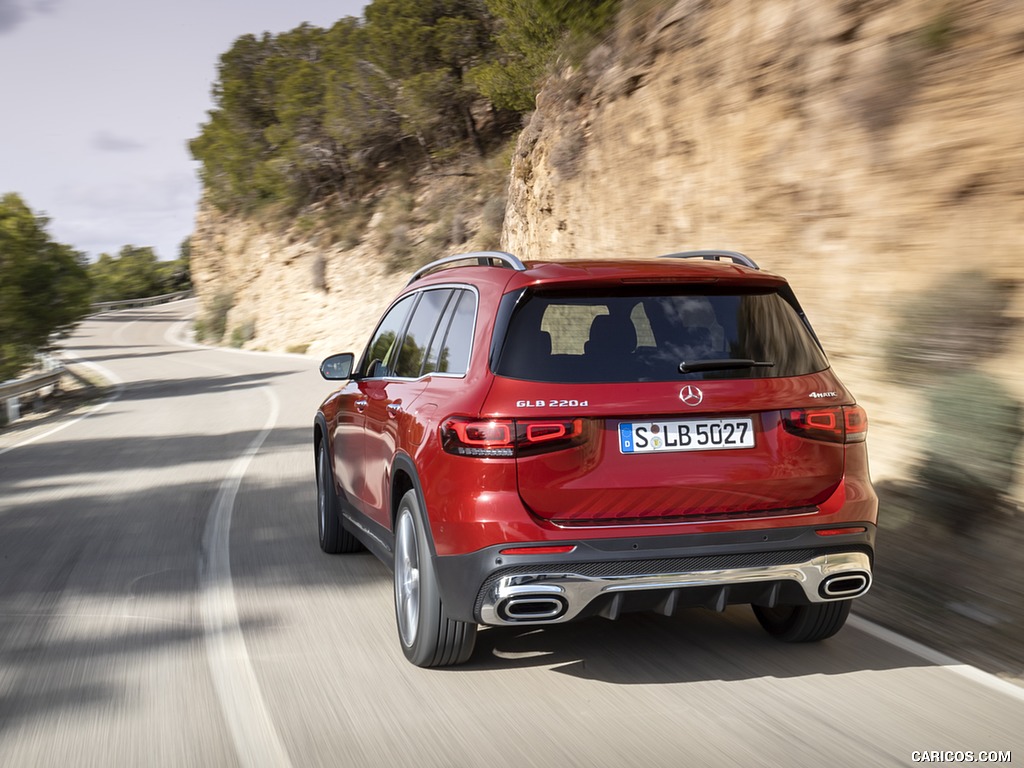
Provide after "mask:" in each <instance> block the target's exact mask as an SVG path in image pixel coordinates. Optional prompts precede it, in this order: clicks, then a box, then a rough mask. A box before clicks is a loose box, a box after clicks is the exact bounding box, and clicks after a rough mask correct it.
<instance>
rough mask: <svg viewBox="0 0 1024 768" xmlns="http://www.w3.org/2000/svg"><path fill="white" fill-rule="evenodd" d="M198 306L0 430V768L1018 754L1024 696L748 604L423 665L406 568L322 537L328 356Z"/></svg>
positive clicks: (97, 337)
mask: <svg viewBox="0 0 1024 768" xmlns="http://www.w3.org/2000/svg"><path fill="white" fill-rule="evenodd" d="M192 311H194V304H193V303H192V302H181V303H176V304H171V305H166V306H163V307H156V308H151V309H146V310H131V311H124V312H119V313H110V314H106V315H102V316H99V317H95V318H92V319H90V320H88V321H87V322H85V323H84V324H83V325H82V326H81V327H80V328H79V330H78V331H77V333H76V334H75V335H74V336H73V338H71V339H69V340H68V341H67V343H66V348H67V349H68V350H69V351H70V352H71V353H73V354H75V355H77V356H79V357H80V358H81V359H83V360H87V361H91V363H92V364H94V365H97V366H100V367H101V368H102V370H103V371H104V373H105V375H106V376H107V377H108V378H109V379H111V380H112V381H114V382H115V383H117V384H118V389H117V391H116V393H115V394H114V396H113V399H112V400H110V401H108V402H106V403H105V404H103V405H101V406H99V407H94V408H93V409H92V410H91V411H89V412H88V414H87V415H86V416H85V417H84V418H80V417H69V418H66V419H64V420H63V421H61V422H59V423H53V422H50V423H47V424H45V425H40V426H37V427H34V428H32V429H28V430H19V431H18V432H17V434H14V435H12V434H10V433H7V434H6V435H5V434H2V433H0V765H3V766H79V765H90V766H150V765H153V766H185V765H195V766H234V765H239V766H263V765H266V766H314V765H325V766H326V765H341V766H445V767H451V766H455V767H458V766H552V767H554V766H588V767H589V766H666V767H669V766H671V767H672V768H678V767H679V766H751V765H777V766H787V767H796V766H808V767H809V768H810V767H811V766H813V767H814V768H820V766H822V765H828V766H867V765H872V766H874V765H878V766H887V765H910V764H912V756H913V753H914V752H915V751H921V750H926V751H931V750H953V751H956V750H960V751H969V750H971V751H974V752H976V753H978V752H981V751H991V750H994V751H1002V752H1007V751H1009V752H1011V753H1013V756H1014V757H1015V758H1016V761H1017V762H1021V761H1024V734H1022V731H1024V729H1022V727H1021V726H1022V725H1024V689H1021V688H1016V687H1014V686H1012V685H1011V684H1009V683H1004V682H1001V681H998V680H996V679H995V678H992V677H989V676H987V675H984V674H982V673H978V672H976V671H975V670H973V669H972V668H970V667H962V666H957V665H953V664H950V663H943V662H944V660H943V659H942V658H940V657H938V656H937V655H936V654H931V653H929V652H927V651H921V650H920V649H918V650H917V652H915V651H914V649H912V648H910V647H909V646H908V645H907V644H906V643H904V642H902V641H901V640H900V639H899V638H898V637H896V638H895V643H894V642H891V641H890V640H891V638H890V639H887V638H886V637H885V633H883V632H879V631H878V630H877V629H876V628H873V627H872V626H871V625H868V624H867V623H866V622H861V621H856V622H854V623H853V624H852V625H851V626H848V627H847V629H846V630H844V631H843V632H842V633H840V634H839V635H838V636H837V637H835V638H833V639H832V640H830V641H826V642H824V643H821V644H817V645H813V646H807V647H803V646H787V645H783V644H779V643H776V642H775V641H773V640H771V639H770V638H768V637H767V636H766V635H765V634H764V633H763V632H761V630H760V629H759V627H758V626H757V624H756V622H755V620H754V619H753V616H752V614H751V613H750V611H749V609H744V608H739V607H736V608H731V609H729V610H728V611H727V612H726V613H725V614H714V613H711V612H707V611H701V610H694V611H691V612H688V613H686V614H685V615H683V616H682V617H676V618H675V619H666V618H664V617H656V616H645V615H640V616H633V617H626V618H624V619H622V620H620V621H617V622H609V621H605V620H603V619H594V620H591V621H587V622H584V623H580V624H575V625H567V626H563V627H558V628H548V629H541V630H531V629H524V630H505V629H501V630H498V629H486V630H482V631H481V633H480V636H479V641H478V643H477V650H476V652H475V654H474V656H473V659H472V660H471V662H470V664H468V665H467V666H464V667H459V668H456V669H449V670H436V671H427V670H421V669H417V668H415V667H413V666H411V665H410V664H408V663H407V662H406V661H405V658H404V657H403V656H402V653H401V650H400V648H399V647H398V642H397V639H396V633H395V628H394V617H393V612H392V611H393V609H392V595H391V581H390V574H389V571H388V570H387V568H385V567H384V566H383V565H382V564H380V563H379V562H378V561H376V560H375V559H373V557H372V556H370V555H368V554H365V553H363V554H358V555H350V556H344V555H342V556H334V557H331V556H327V555H324V554H322V553H321V552H320V551H319V549H318V547H317V543H316V529H315V516H314V502H315V497H314V496H315V493H314V483H313V455H312V449H311V447H310V425H311V423H312V416H313V412H314V409H315V408H316V406H317V404H318V403H319V402H320V400H321V399H322V398H323V396H324V395H325V394H326V393H327V392H328V391H329V389H330V387H329V385H328V384H327V383H326V382H323V381H322V380H321V379H320V377H319V375H318V374H317V372H316V364H315V361H313V360H311V359H308V358H300V357H296V356H272V355H260V354H252V353H239V352H231V351H226V350H215V349H207V348H200V347H196V346H193V345H189V344H188V343H187V342H185V341H183V340H182V339H183V336H184V333H185V329H186V328H187V318H188V317H189V316H190V313H191V312H192Z"/></svg>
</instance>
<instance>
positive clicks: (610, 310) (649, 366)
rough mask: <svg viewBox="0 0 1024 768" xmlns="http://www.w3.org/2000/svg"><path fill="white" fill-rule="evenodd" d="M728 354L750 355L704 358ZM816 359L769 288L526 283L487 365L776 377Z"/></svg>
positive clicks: (557, 372)
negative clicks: (624, 289)
mask: <svg viewBox="0 0 1024 768" xmlns="http://www.w3.org/2000/svg"><path fill="white" fill-rule="evenodd" d="M730 360H733V361H748V360H750V361H755V362H757V363H760V365H756V366H754V365H752V366H749V367H730V364H729V363H725V364H723V366H722V367H721V368H715V367H711V363H710V362H708V361H730ZM701 361H705V366H699V367H705V368H707V369H706V370H698V371H695V372H690V373H680V371H679V366H680V364H681V363H690V364H692V363H700V362H701ZM768 363H771V365H768ZM732 365H733V366H734V365H735V364H732ZM826 368H828V361H827V359H826V358H825V355H824V353H823V352H822V351H821V348H820V347H819V346H818V344H817V342H816V341H815V339H814V337H813V335H812V334H811V332H810V329H809V328H808V327H807V325H806V324H805V323H804V321H803V320H802V319H801V317H800V315H799V314H798V313H797V310H796V309H795V308H794V306H793V305H791V304H790V303H789V302H788V301H787V300H786V299H785V298H784V297H783V296H781V295H779V294H778V293H774V292H769V293H765V292H760V293H738V292H732V293H727V294H716V293H699V294H697V293H693V292H689V293H685V294H684V293H678V294H676V293H671V294H666V293H657V294H647V295H637V294H632V293H631V294H628V295H626V294H615V295H605V296H593V295H587V296H580V295H572V294H565V293H560V294H556V293H542V292H532V293H527V294H526V295H524V296H523V298H522V299H521V300H520V302H519V304H518V306H517V307H516V310H515V312H514V313H513V315H512V317H511V320H510V322H509V329H508V333H507V335H506V338H505V344H504V346H503V348H502V352H501V355H500V358H499V360H498V364H497V369H496V373H498V374H499V375H501V376H508V377H510V378H515V379H527V380H531V381H547V382H636V381H680V380H683V381H686V380H695V379H696V380H701V379H737V378H778V377H781V376H799V375H803V374H808V373H815V372H817V371H822V370H825V369H826Z"/></svg>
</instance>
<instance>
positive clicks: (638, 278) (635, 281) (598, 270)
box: [408, 258, 786, 293]
mask: <svg viewBox="0 0 1024 768" xmlns="http://www.w3.org/2000/svg"><path fill="white" fill-rule="evenodd" d="M438 263H440V262H438ZM516 264H517V265H518V267H521V268H510V267H509V266H507V265H502V266H496V265H494V264H493V263H485V264H469V265H462V266H459V265H458V264H457V263H456V264H452V265H448V264H444V265H443V266H442V267H441V268H439V269H437V270H436V271H432V272H429V273H427V274H423V275H422V276H420V274H419V273H418V274H417V276H416V277H414V279H413V281H410V284H409V286H408V287H409V289H412V288H413V287H417V288H418V287H426V286H427V285H437V284H445V283H448V284H450V283H453V282H458V283H469V284H472V285H480V286H482V285H485V284H490V285H495V284H496V283H497V284H500V285H502V288H503V290H502V292H503V293H504V292H508V291H512V290H516V289H519V288H526V287H538V286H550V287H559V288H565V289H571V288H573V287H575V286H579V287H582V286H584V285H586V286H597V285H603V286H608V287H612V286H621V285H623V284H626V285H637V286H640V285H644V284H648V285H656V284H679V283H695V284H701V283H717V284H721V285H743V286H749V287H759V288H765V289H770V288H777V287H780V286H783V285H786V280H785V278H783V277H780V276H778V275H775V274H772V273H770V272H765V271H762V270H759V269H756V268H751V267H747V266H743V265H740V264H733V263H728V262H724V261H705V260H700V259H671V258H655V259H564V260H558V261H532V260H531V261H526V262H519V261H518V260H516Z"/></svg>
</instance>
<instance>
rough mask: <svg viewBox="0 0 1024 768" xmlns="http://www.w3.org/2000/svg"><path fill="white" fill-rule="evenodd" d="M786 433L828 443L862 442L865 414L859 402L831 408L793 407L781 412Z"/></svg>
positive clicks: (865, 422) (866, 417) (864, 435)
mask: <svg viewBox="0 0 1024 768" xmlns="http://www.w3.org/2000/svg"><path fill="white" fill-rule="evenodd" d="M782 425H783V427H784V428H785V430H786V431H787V432H790V433H792V434H794V435H799V436H800V437H808V438H810V439H812V440H827V441H828V442H830V443H862V442H864V440H865V439H867V436H868V416H867V413H865V411H864V409H863V408H861V407H860V406H859V405H837V406H834V407H832V408H793V409H791V410H788V411H783V412H782Z"/></svg>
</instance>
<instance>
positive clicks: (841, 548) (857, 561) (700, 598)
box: [435, 524, 875, 626]
mask: <svg viewBox="0 0 1024 768" xmlns="http://www.w3.org/2000/svg"><path fill="white" fill-rule="evenodd" d="M858 527H859V528H861V529H865V530H861V531H860V532H853V533H850V534H842V535H838V536H837V535H830V536H828V537H823V536H819V535H817V534H816V533H815V528H813V527H806V528H803V527H801V528H791V529H774V530H764V531H742V532H730V533H718V534H704V535H691V536H678V537H665V538H654V539H651V538H644V539H612V540H603V541H576V542H573V541H567V542H565V544H566V545H571V546H573V547H575V549H573V551H572V552H569V553H566V554H565V555H558V556H555V557H552V556H551V555H512V556H509V555H503V554H501V550H502V549H504V548H506V547H507V546H508V545H499V546H496V547H489V548H487V549H485V550H481V551H480V552H476V553H472V554H470V555H459V556H452V557H439V558H437V560H436V561H435V562H436V565H437V571H438V577H439V580H440V586H441V591H442V599H443V600H444V602H445V607H446V608H447V609H448V611H449V612H450V614H451V615H452V617H453V618H458V619H461V620H463V621H471V622H477V623H481V624H488V625H496V626H502V625H520V624H551V623H562V622H567V621H572V620H574V619H578V618H583V617H586V616H592V615H601V616H605V617H607V618H617V617H618V616H619V615H620V614H621V613H625V612H630V611H638V610H648V611H656V612H659V613H663V614H667V615H671V614H672V613H673V612H674V611H675V610H676V609H677V608H682V607H687V606H704V607H708V608H712V609H716V610H723V609H724V608H725V606H727V605H732V604H738V603H753V604H757V605H766V606H773V605H797V604H807V603H822V602H830V601H834V600H844V599H850V598H854V597H859V596H860V595H863V594H864V593H866V592H867V591H868V589H869V588H870V586H871V580H872V574H871V568H872V559H873V552H874V538H875V527H874V526H873V525H866V524H860V525H859V526H858ZM544 544H545V545H548V546H550V544H551V542H544Z"/></svg>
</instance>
